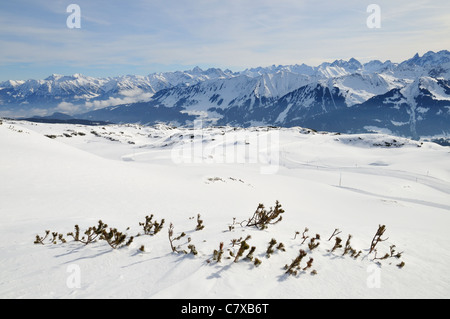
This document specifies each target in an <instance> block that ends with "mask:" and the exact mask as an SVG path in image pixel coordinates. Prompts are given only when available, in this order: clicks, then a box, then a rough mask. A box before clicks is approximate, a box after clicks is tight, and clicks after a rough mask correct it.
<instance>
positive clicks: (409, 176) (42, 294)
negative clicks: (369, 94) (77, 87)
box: [0, 120, 450, 299]
mask: <svg viewBox="0 0 450 319" xmlns="http://www.w3.org/2000/svg"><path fill="white" fill-rule="evenodd" d="M1 123H2V124H1V125H0V150H1V151H0V180H1V182H0V203H1V204H0V254H1V264H0V298H182V299H184V298H211V299H214V298H268V299H281V298H282V299H290V298H448V297H450V275H449V274H448V269H449V266H450V233H449V231H448V227H449V225H450V196H449V195H450V164H449V163H450V161H449V159H450V157H449V156H450V153H449V152H450V149H449V148H448V147H442V146H439V145H437V144H433V143H427V142H424V143H421V142H417V141H411V140H408V139H402V138H398V137H392V136H389V135H382V134H366V135H336V134H333V133H321V132H314V131H311V130H307V129H302V128H299V127H295V128H289V129H277V128H271V129H268V128H249V129H235V128H232V127H217V128H204V129H201V128H196V129H195V130H193V129H183V128H171V127H167V126H155V127H144V126H138V125H122V126H119V125H111V126H104V127H101V126H81V125H68V124H64V125H62V124H36V123H30V122H20V121H8V120H3V121H2V122H1ZM255 145H257V147H256V146H255ZM231 150H234V152H235V153H231V155H230V152H231ZM276 200H278V201H279V202H280V204H281V205H282V207H283V209H284V210H285V213H283V214H282V216H283V219H282V221H280V222H279V223H277V224H275V225H270V226H269V227H268V228H267V229H265V230H258V229H256V228H254V227H246V226H245V222H244V223H243V224H239V223H240V222H241V221H246V220H248V219H249V218H250V217H251V216H252V215H253V213H254V212H255V210H256V208H257V206H258V204H259V203H262V204H264V205H265V206H266V208H269V207H271V206H274V204H275V202H276ZM150 214H154V220H157V221H160V220H161V219H163V218H164V219H165V224H164V227H163V229H162V230H161V232H159V233H158V234H156V235H154V236H149V235H141V236H136V235H137V234H138V233H141V234H142V233H143V230H142V227H141V226H140V225H139V223H140V222H144V220H145V216H146V215H150ZM198 214H200V215H201V219H202V220H203V224H204V225H205V228H204V229H203V230H199V231H196V230H195V227H196V224H197V215H198ZM100 219H101V220H102V221H103V222H105V223H107V224H108V225H109V226H110V227H115V228H117V229H118V230H119V231H123V232H126V233H127V234H128V235H129V236H136V237H135V238H134V241H133V243H132V244H131V245H130V246H128V247H123V248H120V249H116V250H113V249H112V248H111V247H110V246H109V245H108V244H106V243H105V241H98V242H95V243H91V244H89V245H83V244H81V243H79V242H74V241H73V240H71V238H70V237H66V236H65V235H66V234H67V233H68V232H72V231H74V225H75V224H77V225H79V226H80V229H81V231H82V232H84V230H86V229H87V228H88V227H90V226H94V225H96V224H97V221H98V220H100ZM233 221H234V224H233ZM170 223H172V224H173V226H174V235H175V236H177V235H179V234H181V232H185V233H186V236H185V237H183V238H182V239H181V240H180V241H178V242H176V243H177V244H178V245H181V247H180V249H181V250H182V249H185V250H188V248H187V246H188V245H189V244H193V245H195V247H196V250H197V251H198V254H197V255H192V254H186V255H185V254H176V253H173V252H172V251H171V248H170V244H169V240H168V229H169V224H170ZM379 225H386V233H385V234H384V236H383V239H387V240H386V241H383V242H381V243H379V244H378V246H377V257H382V256H383V255H385V254H386V253H389V247H390V246H391V245H395V246H396V247H395V249H396V251H397V252H403V254H402V256H401V258H400V259H396V258H388V259H385V260H379V261H378V262H377V261H374V260H373V259H374V257H375V254H374V253H372V254H369V252H368V249H369V248H370V243H371V240H372V238H373V236H374V235H375V232H376V231H377V229H378V226H379ZM230 226H231V227H230ZM128 227H129V228H128ZM305 227H307V228H308V229H309V231H308V232H307V235H308V236H310V237H315V235H316V234H320V240H318V242H320V245H319V246H318V247H317V248H316V249H314V250H312V251H311V250H310V249H309V248H308V245H307V244H308V243H309V240H310V238H308V240H306V241H305V243H303V244H302V241H303V239H302V238H301V234H302V233H303V231H304V229H305ZM336 228H338V229H339V230H340V231H341V233H340V234H339V235H338V237H340V238H341V239H342V245H343V246H344V245H345V242H346V240H347V238H348V235H349V234H351V235H352V238H351V245H352V247H353V248H354V249H356V250H357V251H358V250H361V251H362V253H361V255H360V257H358V258H357V259H354V258H352V257H350V256H349V255H348V254H347V255H343V251H344V250H343V248H339V249H337V250H335V251H334V252H330V251H329V250H330V249H331V248H332V247H333V245H334V238H333V239H332V240H331V241H328V238H329V237H330V236H331V234H332V233H333V231H334V230H335V229H336ZM45 230H50V231H51V232H58V233H62V234H64V237H65V238H66V239H67V243H58V244H50V243H47V242H46V245H40V244H34V243H33V242H34V240H35V236H36V235H37V234H39V235H41V236H42V235H44V232H45ZM296 232H299V233H300V234H298V235H297V236H296ZM248 235H250V236H251V239H250V240H248V244H249V245H250V246H255V247H256V250H255V252H254V258H259V259H260V260H261V261H262V263H261V264H260V265H259V266H258V267H256V266H254V264H253V263H252V262H250V261H248V260H245V258H244V257H245V255H246V254H247V252H248V251H247V252H246V253H245V254H244V257H242V258H241V259H240V260H239V261H238V262H236V263H235V262H233V260H234V258H231V259H230V258H227V257H229V250H230V251H234V252H235V253H236V252H237V249H238V248H237V247H236V246H235V247H232V245H231V240H232V239H239V238H241V237H242V238H245V237H247V236H248ZM188 238H189V240H190V242H189V243H188ZM272 238H274V239H276V241H277V242H278V243H279V242H282V243H283V244H284V246H285V251H281V250H276V251H275V252H274V253H273V254H272V255H271V256H270V258H267V257H266V250H267V247H268V245H269V242H270V241H271V239H272ZM220 242H223V243H224V250H225V253H224V255H223V258H222V261H221V262H220V263H217V262H216V261H213V260H212V257H213V251H214V250H215V249H219V245H220ZM142 245H144V246H145V252H141V251H139V247H141V246H142ZM300 249H304V250H305V251H306V252H307V253H308V255H307V257H306V258H305V259H304V260H303V261H302V263H301V266H302V268H304V267H306V261H307V260H309V258H313V259H314V261H313V264H312V267H311V268H310V269H307V270H304V271H300V272H299V274H298V275H297V276H289V275H286V274H285V270H284V269H283V267H284V266H285V265H286V264H288V265H289V264H291V262H292V261H293V260H294V259H295V258H296V257H297V255H298V253H299V250H300ZM208 261H210V262H208ZM401 261H403V262H404V263H405V266H404V267H403V268H402V269H400V268H398V267H397V266H396V265H397V264H399V263H400V262H401ZM311 270H316V272H317V274H316V275H312V274H311Z"/></svg>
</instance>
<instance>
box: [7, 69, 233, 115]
mask: <svg viewBox="0 0 450 319" xmlns="http://www.w3.org/2000/svg"><path fill="white" fill-rule="evenodd" d="M231 76H233V74H232V72H231V71H222V70H220V69H208V70H205V71H203V70H201V69H200V68H194V69H193V70H190V71H184V72H181V71H177V72H166V73H154V74H150V75H148V76H138V75H126V76H119V77H110V78H94V77H88V76H84V75H81V74H74V75H72V76H63V75H58V74H53V75H51V76H49V77H47V78H46V79H44V80H33V79H31V80H26V81H6V82H3V83H0V115H3V116H13V117H17V116H33V115H49V114H52V113H54V112H64V113H67V114H71V115H73V114H75V113H80V112H87V111H91V110H95V109H100V108H103V107H107V106H116V105H120V104H125V103H134V102H141V101H148V100H149V99H150V98H151V97H152V96H153V94H155V93H156V92H158V91H160V90H162V89H167V88H171V87H176V86H184V87H186V86H189V85H193V84H196V83H199V82H202V81H208V80H213V79H218V78H227V77H231Z"/></svg>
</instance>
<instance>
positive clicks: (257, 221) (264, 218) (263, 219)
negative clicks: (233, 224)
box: [246, 201, 284, 229]
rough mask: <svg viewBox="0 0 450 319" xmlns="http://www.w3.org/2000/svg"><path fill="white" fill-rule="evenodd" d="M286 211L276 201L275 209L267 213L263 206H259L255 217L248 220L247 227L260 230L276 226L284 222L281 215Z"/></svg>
mask: <svg viewBox="0 0 450 319" xmlns="http://www.w3.org/2000/svg"><path fill="white" fill-rule="evenodd" d="M283 213H284V209H282V208H281V204H280V203H279V202H278V201H276V203H275V207H274V208H272V207H271V208H270V209H269V211H267V210H266V209H265V207H264V205H263V204H259V205H258V208H257V209H256V211H255V213H254V214H253V216H252V217H251V218H250V219H249V220H248V222H247V225H246V226H255V227H256V228H258V229H266V228H267V227H268V226H269V225H271V224H276V223H278V222H280V221H281V220H282V216H281V214H283Z"/></svg>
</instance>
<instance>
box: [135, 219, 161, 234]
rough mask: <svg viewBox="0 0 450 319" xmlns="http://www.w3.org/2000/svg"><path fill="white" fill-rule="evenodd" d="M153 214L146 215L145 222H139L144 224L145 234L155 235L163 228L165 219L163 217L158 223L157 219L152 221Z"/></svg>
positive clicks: (141, 224)
mask: <svg viewBox="0 0 450 319" xmlns="http://www.w3.org/2000/svg"><path fill="white" fill-rule="evenodd" d="M152 219H153V214H151V215H150V216H145V221H144V222H143V223H139V226H142V228H143V230H144V234H145V235H150V236H154V235H156V234H157V233H159V231H160V230H161V229H162V228H163V226H164V223H165V220H164V219H161V221H160V222H159V223H158V222H157V221H152Z"/></svg>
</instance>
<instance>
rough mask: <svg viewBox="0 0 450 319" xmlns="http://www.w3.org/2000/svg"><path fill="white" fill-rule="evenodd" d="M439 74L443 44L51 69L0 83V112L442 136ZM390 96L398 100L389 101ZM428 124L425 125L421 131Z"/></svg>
mask: <svg viewBox="0 0 450 319" xmlns="http://www.w3.org/2000/svg"><path fill="white" fill-rule="evenodd" d="M449 80H450V52H449V51H447V50H441V51H439V52H433V51H429V52H427V53H425V54H424V55H423V56H419V54H416V55H414V56H413V57H412V58H410V59H408V60H405V61H403V62H400V63H393V62H391V61H390V60H387V61H384V62H382V61H379V60H372V61H369V62H367V63H361V62H359V61H358V60H357V59H355V58H350V59H349V60H348V61H346V60H342V59H340V60H335V61H333V62H324V63H322V64H320V65H318V66H315V67H312V66H308V65H306V64H301V65H299V64H295V65H284V66H283V65H278V66H277V65H272V66H268V67H257V68H251V69H245V70H243V71H240V72H232V71H230V70H225V71H223V70H221V69H219V68H209V69H207V70H202V69H201V68H199V67H195V68H193V69H192V70H187V71H175V72H165V73H153V74H150V75H147V76H135V75H127V76H120V77H113V78H91V77H87V76H84V75H81V74H74V75H72V76H62V75H56V74H54V75H51V76H49V77H48V78H46V79H45V80H27V81H6V82H3V83H0V116H1V115H2V114H3V115H5V114H6V115H9V113H13V112H14V109H15V111H19V113H20V110H25V111H26V110H29V111H34V112H35V113H36V111H38V112H37V113H38V114H33V115H41V116H45V115H48V114H51V113H52V112H53V113H54V112H62V113H67V114H69V115H71V116H74V117H77V118H80V119H86V120H96V121H107V122H134V123H141V124H155V123H160V122H162V123H167V124H174V125H190V124H192V122H193V120H195V119H202V120H204V121H205V123H206V124H211V125H236V126H251V125H279V126H292V125H307V124H309V123H310V124H314V125H316V126H315V127H312V128H318V127H323V128H324V129H328V130H331V129H333V128H335V127H336V123H338V122H339V123H347V127H341V128H340V130H345V131H350V132H351V131H370V129H367V128H368V127H369V128H371V129H373V128H376V127H378V128H380V129H387V130H390V131H392V132H393V133H396V134H401V135H405V136H410V137H414V138H416V137H418V136H421V135H423V134H432V135H436V134H444V135H445V134H450V128H449V124H447V123H449V122H448V119H449V112H450V86H449ZM400 96H401V97H400ZM396 97H399V98H400V100H399V101H401V103H400V102H399V101H397V102H395V101H394V100H395V98H396ZM393 99H394V100H393ZM447 102H448V103H447ZM14 103H15V104H14ZM41 104H42V105H43V106H41ZM377 110H378V111H377ZM399 110H400V111H401V112H400V113H402V115H401V116H400V115H399ZM374 111H377V112H375V113H374ZM39 112H41V113H44V114H41V113H39ZM45 112H47V114H45ZM383 112H387V113H390V115H389V116H385V115H383V114H382V113H383ZM331 113H332V114H335V119H334V121H335V123H333V120H332V119H331V118H329V116H328V115H329V114H331ZM338 113H339V114H340V115H337V114H338ZM378 113H380V114H378ZM394 113H395V114H394ZM369 115H370V116H371V117H369ZM336 116H337V117H336ZM342 116H345V117H349V116H350V117H355V116H357V117H358V119H357V122H359V123H360V125H359V126H355V125H353V124H351V123H348V120H343V119H339V117H342ZM406 116H408V121H406V120H405V117H406ZM319 119H320V120H319ZM381 119H383V120H381ZM428 122H430V123H428ZM393 123H397V125H395V124H393ZM398 123H408V125H407V124H402V125H400V124H398ZM417 123H419V125H417ZM433 123H434V124H436V123H437V125H435V128H434V129H426V130H422V128H421V127H423V126H424V124H426V125H425V126H427V127H433ZM375 124H377V125H378V126H377V125H375ZM361 125H362V126H361ZM406 127H409V130H406V129H405V128H406ZM418 128H419V131H417V129H418Z"/></svg>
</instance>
